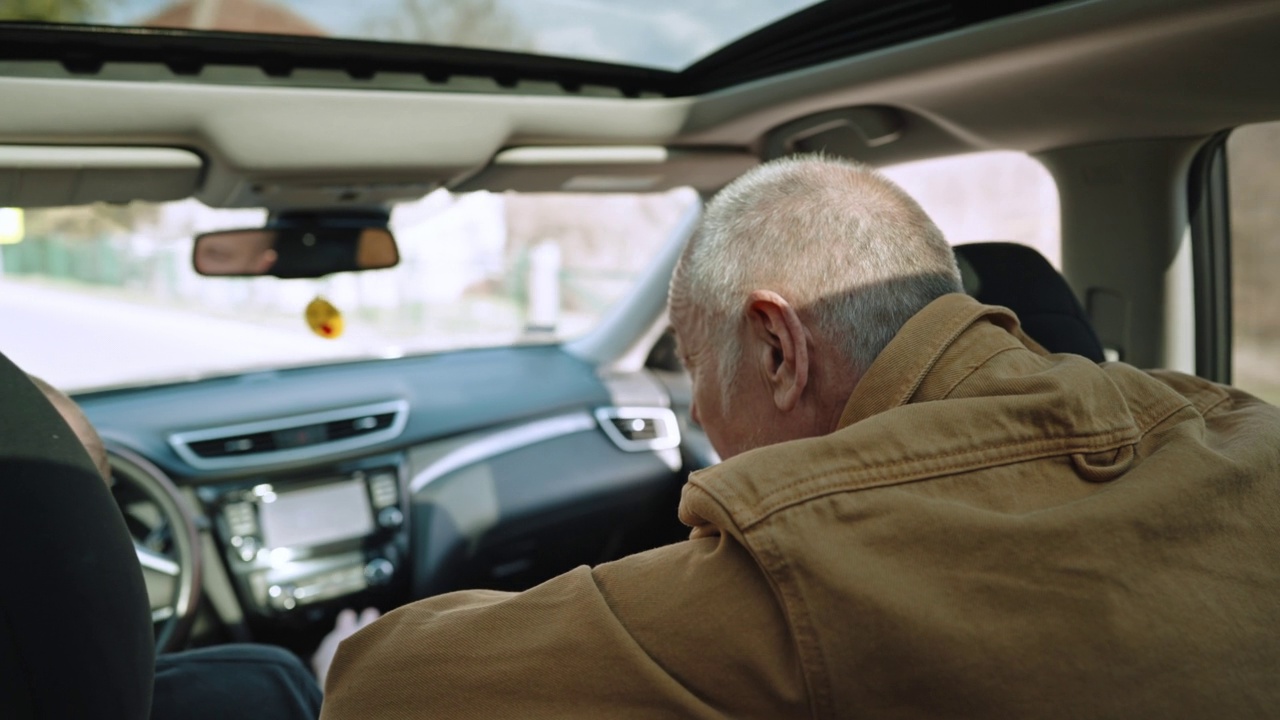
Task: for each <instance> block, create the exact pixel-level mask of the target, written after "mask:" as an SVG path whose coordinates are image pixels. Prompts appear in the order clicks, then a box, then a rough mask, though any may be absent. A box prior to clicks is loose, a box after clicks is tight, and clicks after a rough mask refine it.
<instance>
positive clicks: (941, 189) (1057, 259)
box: [884, 152, 1062, 269]
mask: <svg viewBox="0 0 1280 720" xmlns="http://www.w3.org/2000/svg"><path fill="white" fill-rule="evenodd" d="M884 173H885V175H887V176H888V177H889V178H890V179H891V180H893V181H894V182H896V183H898V184H899V185H901V186H902V188H903V189H904V190H906V191H907V192H908V193H910V194H911V196H912V197H914V198H915V199H916V200H917V201H918V202H919V203H920V204H921V205H922V206H924V209H925V212H927V213H929V216H930V217H932V218H933V221H934V222H935V223H937V224H938V227H939V228H941V229H942V232H943V234H945V235H946V236H947V240H948V241H949V242H950V243H951V244H952V245H959V244H961V243H969V242H982V241H987V240H1005V241H1009V242H1017V243H1022V244H1023V245H1030V246H1032V247H1034V248H1036V249H1037V250H1039V251H1040V254H1042V255H1044V256H1045V257H1046V258H1048V260H1049V262H1051V263H1053V266H1054V267H1056V268H1059V269H1061V267H1062V265H1061V259H1062V252H1061V245H1060V239H1061V233H1060V223H1059V220H1058V188H1057V186H1056V185H1055V184H1054V182H1053V177H1052V176H1050V175H1049V171H1048V170H1046V169H1045V167H1044V166H1043V165H1041V164H1040V163H1039V162H1037V161H1036V160H1034V159H1032V158H1031V157H1029V156H1027V155H1024V154H1022V153H1018V152H982V153H972V154H969V155H957V156H955V157H946V158H937V159H933V160H922V161H918V162H912V163H904V164H902V165H894V166H892V167H888V168H885V169H884Z"/></svg>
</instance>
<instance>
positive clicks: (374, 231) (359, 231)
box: [191, 225, 400, 278]
mask: <svg viewBox="0 0 1280 720" xmlns="http://www.w3.org/2000/svg"><path fill="white" fill-rule="evenodd" d="M399 262H400V250H399V248H397V247H396V241H395V237H394V236H392V234H391V231H390V230H387V229H386V228H384V227H341V226H339V227H334V226H315V225H301V226H283V227H267V228H259V229H245V230H220V231H218V232H209V233H204V234H201V235H197V236H196V240H195V245H194V247H193V248H192V252H191V264H192V265H193V266H194V267H195V270H196V272H198V273H200V274H201V275H209V276H215V277H219V276H242V277H254V276H263V275H266V276H271V277H278V278H317V277H322V276H324V275H328V274H330V273H336V272H350V271H354V270H381V269H384V268H389V267H394V266H395V265H396V264H398V263H399Z"/></svg>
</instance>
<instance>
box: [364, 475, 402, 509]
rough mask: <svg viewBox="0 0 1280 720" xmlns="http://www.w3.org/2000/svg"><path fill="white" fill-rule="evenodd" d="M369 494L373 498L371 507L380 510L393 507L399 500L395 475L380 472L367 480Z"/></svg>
mask: <svg viewBox="0 0 1280 720" xmlns="http://www.w3.org/2000/svg"><path fill="white" fill-rule="evenodd" d="M369 494H370V495H372V496H373V506H374V507H378V508H382V507H387V506H389V505H395V504H396V501H397V499H398V498H399V494H400V493H399V490H398V488H397V486H396V476H395V473H390V472H380V473H378V474H376V475H374V476H373V478H372V479H370V480H369Z"/></svg>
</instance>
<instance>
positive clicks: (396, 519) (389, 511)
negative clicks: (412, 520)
mask: <svg viewBox="0 0 1280 720" xmlns="http://www.w3.org/2000/svg"><path fill="white" fill-rule="evenodd" d="M403 523H404V513H402V512H400V508H398V507H385V508H382V509H381V510H379V511H378V524H379V525H381V526H382V527H384V528H387V529H388V530H390V529H392V528H398V527H400V525H401V524H403Z"/></svg>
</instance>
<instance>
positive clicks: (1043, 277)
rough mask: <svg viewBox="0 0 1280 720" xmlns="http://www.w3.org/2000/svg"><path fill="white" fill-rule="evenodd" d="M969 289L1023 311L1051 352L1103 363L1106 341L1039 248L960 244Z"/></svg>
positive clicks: (1028, 327) (1031, 331)
mask: <svg viewBox="0 0 1280 720" xmlns="http://www.w3.org/2000/svg"><path fill="white" fill-rule="evenodd" d="M955 253H956V260H957V262H959V264H960V273H961V275H962V276H964V281H965V292H967V293H969V294H970V295H972V296H973V297H975V298H976V299H977V300H978V301H979V302H981V303H984V304H987V305H1003V306H1004V307H1007V308H1009V309H1010V310H1012V311H1013V312H1014V313H1016V314H1017V316H1018V319H1019V320H1021V321H1022V329H1023V330H1024V331H1025V332H1026V333H1027V334H1028V335H1030V336H1031V337H1032V339H1034V340H1035V341H1036V342H1038V343H1040V344H1041V345H1043V346H1044V348H1045V349H1046V350H1048V351H1049V352H1054V353H1075V354H1076V355H1083V356H1085V357H1087V358H1089V359H1090V360H1093V361H1094V362H1102V361H1103V359H1104V358H1103V354H1102V342H1101V341H1100V340H1098V334H1097V333H1096V332H1094V330H1093V326H1092V325H1091V324H1089V318H1088V316H1087V315H1085V312H1084V308H1083V307H1082V306H1081V305H1080V301H1079V300H1078V299H1077V298H1076V295H1075V293H1074V292H1072V291H1071V286H1069V285H1067V281H1066V279H1065V278H1063V277H1062V275H1060V274H1059V273H1058V271H1057V270H1055V269H1054V268H1053V266H1052V265H1050V264H1049V261H1048V260H1046V259H1045V258H1044V256H1043V255H1041V254H1040V253H1039V252H1037V251H1036V250H1035V249H1034V248H1031V247H1028V246H1026V245H1019V244H1017V243H1009V242H982V243H970V244H968V245H956V246H955Z"/></svg>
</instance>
